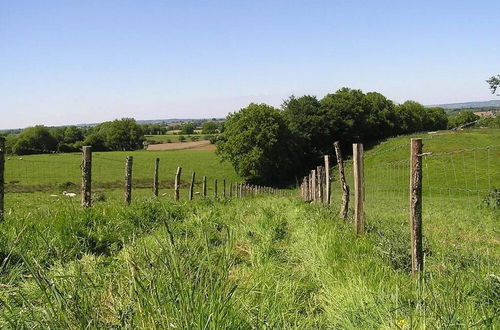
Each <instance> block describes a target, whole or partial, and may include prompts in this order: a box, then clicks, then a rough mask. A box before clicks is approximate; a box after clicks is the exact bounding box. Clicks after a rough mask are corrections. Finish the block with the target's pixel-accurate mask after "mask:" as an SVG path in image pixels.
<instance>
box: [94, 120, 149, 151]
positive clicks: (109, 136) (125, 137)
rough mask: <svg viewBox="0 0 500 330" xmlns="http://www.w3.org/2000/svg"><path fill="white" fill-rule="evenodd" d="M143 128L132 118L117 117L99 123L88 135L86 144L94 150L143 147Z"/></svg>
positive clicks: (123, 149) (122, 149)
mask: <svg viewBox="0 0 500 330" xmlns="http://www.w3.org/2000/svg"><path fill="white" fill-rule="evenodd" d="M144 140H145V139H144V135H143V130H142V128H141V126H140V125H139V124H137V123H136V121H135V120H134V119H132V118H123V119H117V120H114V121H108V122H105V123H102V124H100V125H97V126H96V127H94V128H93V129H92V131H91V132H89V134H88V135H87V136H86V138H85V140H84V144H85V145H90V146H92V147H93V148H94V150H100V151H103V150H116V151H118V150H121V151H125V150H136V149H140V148H142V147H143V142H144Z"/></svg>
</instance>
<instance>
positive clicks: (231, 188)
mask: <svg viewBox="0 0 500 330" xmlns="http://www.w3.org/2000/svg"><path fill="white" fill-rule="evenodd" d="M229 198H233V183H232V182H229Z"/></svg>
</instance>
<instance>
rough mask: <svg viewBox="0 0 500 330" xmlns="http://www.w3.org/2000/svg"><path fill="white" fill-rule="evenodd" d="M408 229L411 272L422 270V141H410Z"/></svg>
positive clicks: (415, 272)
mask: <svg viewBox="0 0 500 330" xmlns="http://www.w3.org/2000/svg"><path fill="white" fill-rule="evenodd" d="M410 166H411V171H410V228H411V271H412V273H413V274H417V273H419V272H421V271H423V270H424V252H423V249H422V139H411V165H410Z"/></svg>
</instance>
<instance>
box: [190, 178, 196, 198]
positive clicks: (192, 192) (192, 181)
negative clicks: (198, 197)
mask: <svg viewBox="0 0 500 330" xmlns="http://www.w3.org/2000/svg"><path fill="white" fill-rule="evenodd" d="M195 176H196V173H195V172H193V175H191V184H190V185H189V200H190V201H192V200H193V195H194V178H195Z"/></svg>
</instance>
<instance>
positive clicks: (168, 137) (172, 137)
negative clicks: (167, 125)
mask: <svg viewBox="0 0 500 330" xmlns="http://www.w3.org/2000/svg"><path fill="white" fill-rule="evenodd" d="M209 135H210V134H189V135H182V134H181V135H177V134H163V135H146V136H145V138H146V140H148V141H156V142H160V143H169V141H170V142H172V143H174V142H179V137H180V136H184V137H185V138H186V141H191V137H195V138H197V139H198V140H199V141H202V140H207V139H205V137H206V136H209Z"/></svg>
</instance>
